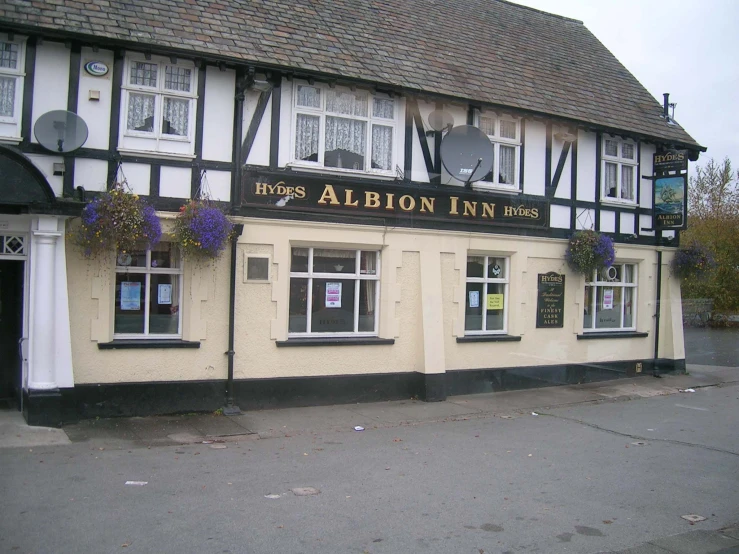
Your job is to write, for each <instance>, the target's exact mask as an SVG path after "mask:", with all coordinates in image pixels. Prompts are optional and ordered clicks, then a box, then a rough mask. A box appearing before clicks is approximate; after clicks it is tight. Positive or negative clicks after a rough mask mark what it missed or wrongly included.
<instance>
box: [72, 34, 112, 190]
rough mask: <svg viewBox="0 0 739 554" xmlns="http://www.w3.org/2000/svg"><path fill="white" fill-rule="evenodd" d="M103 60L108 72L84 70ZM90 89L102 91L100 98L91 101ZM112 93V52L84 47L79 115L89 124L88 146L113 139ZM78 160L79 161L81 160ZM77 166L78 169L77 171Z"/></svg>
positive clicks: (81, 62) (105, 145) (104, 146)
mask: <svg viewBox="0 0 739 554" xmlns="http://www.w3.org/2000/svg"><path fill="white" fill-rule="evenodd" d="M92 61H96V62H103V63H105V64H106V65H107V66H108V73H107V75H103V76H102V77H93V76H92V75H90V74H89V73H87V71H85V64H87V63H88V62H92ZM90 91H97V92H99V93H100V100H90ZM112 94H113V52H111V51H110V50H98V51H97V52H93V51H92V48H82V53H81V60H80V87H79V94H78V96H77V114H78V115H79V116H80V117H81V118H82V119H84V120H85V123H87V129H88V131H89V135H88V137H87V142H85V145H84V146H85V147H86V148H100V149H103V150H104V149H107V148H108V145H109V142H110V141H109V139H110V112H111V99H112ZM78 163H79V162H78ZM76 171H77V168H75V172H76ZM75 176H76V175H75Z"/></svg>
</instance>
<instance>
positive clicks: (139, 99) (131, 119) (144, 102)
mask: <svg viewBox="0 0 739 554" xmlns="http://www.w3.org/2000/svg"><path fill="white" fill-rule="evenodd" d="M154 99H155V97H154V96H153V95H151V94H136V93H133V92H132V93H130V94H129V95H128V116H127V128H128V129H130V130H132V131H145V132H147V133H151V132H152V131H154V102H155V100H154Z"/></svg>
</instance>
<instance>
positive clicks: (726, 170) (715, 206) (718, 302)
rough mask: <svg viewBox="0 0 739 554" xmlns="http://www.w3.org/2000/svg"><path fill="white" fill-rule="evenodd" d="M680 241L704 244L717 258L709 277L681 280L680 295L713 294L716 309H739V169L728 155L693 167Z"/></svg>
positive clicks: (706, 295) (697, 295) (698, 296)
mask: <svg viewBox="0 0 739 554" xmlns="http://www.w3.org/2000/svg"><path fill="white" fill-rule="evenodd" d="M680 242H681V244H690V243H692V242H698V243H701V244H704V245H706V246H707V247H708V248H709V249H710V250H711V252H712V254H713V257H714V259H715V260H716V269H715V271H714V272H713V273H712V274H711V276H709V277H708V278H693V279H690V278H688V279H685V280H684V281H683V286H682V289H683V296H684V297H687V298H712V299H713V301H714V309H716V310H718V311H737V310H739V171H737V172H734V170H732V168H731V162H730V161H729V159H728V158H726V159H724V161H723V162H722V163H716V162H715V161H714V160H713V159H711V160H709V161H708V163H706V165H705V166H704V167H700V166H698V167H696V174H695V176H694V177H691V178H690V186H689V187H688V228H687V230H686V231H682V232H681V234H680Z"/></svg>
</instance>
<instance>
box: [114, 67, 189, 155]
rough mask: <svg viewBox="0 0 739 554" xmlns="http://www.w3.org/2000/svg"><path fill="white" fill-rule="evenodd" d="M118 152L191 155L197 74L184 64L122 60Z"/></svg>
mask: <svg viewBox="0 0 739 554" xmlns="http://www.w3.org/2000/svg"><path fill="white" fill-rule="evenodd" d="M125 67H126V69H125V73H124V77H123V79H124V80H123V83H124V85H123V95H122V98H121V102H122V103H123V104H122V109H121V120H122V121H121V130H122V137H121V148H122V149H124V150H125V149H131V150H139V151H141V150H152V151H155V152H163V153H172V154H185V155H187V154H192V153H193V152H194V136H195V133H194V129H193V127H194V122H195V110H196V102H195V99H196V92H197V70H196V69H195V67H194V65H193V64H191V63H188V62H178V63H176V64H172V63H170V62H169V60H168V61H167V62H165V61H163V60H159V61H157V60H155V59H154V58H152V59H151V60H146V59H138V58H133V57H132V58H129V59H127V60H126V66H125Z"/></svg>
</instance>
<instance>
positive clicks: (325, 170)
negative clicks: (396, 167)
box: [285, 162, 395, 181]
mask: <svg viewBox="0 0 739 554" xmlns="http://www.w3.org/2000/svg"><path fill="white" fill-rule="evenodd" d="M285 167H287V168H288V169H291V170H293V171H304V172H306V173H321V174H324V175H337V176H340V175H343V176H346V175H351V176H353V177H366V178H368V179H378V180H384V181H394V180H395V175H394V174H393V175H391V174H389V173H375V172H372V171H360V170H357V169H341V168H336V167H323V166H320V165H302V164H299V163H296V162H290V163H287V164H285Z"/></svg>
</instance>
